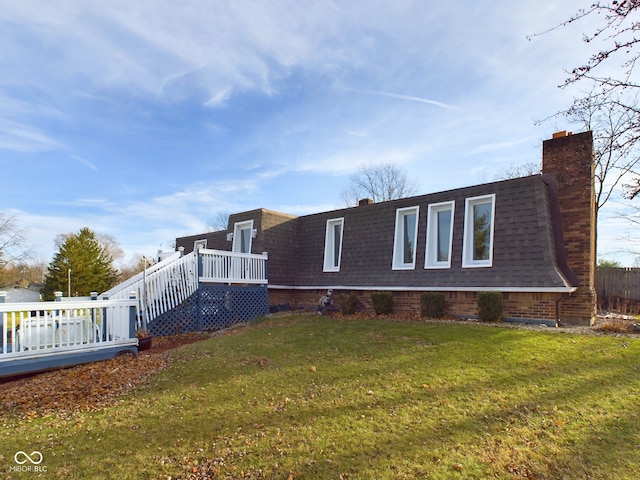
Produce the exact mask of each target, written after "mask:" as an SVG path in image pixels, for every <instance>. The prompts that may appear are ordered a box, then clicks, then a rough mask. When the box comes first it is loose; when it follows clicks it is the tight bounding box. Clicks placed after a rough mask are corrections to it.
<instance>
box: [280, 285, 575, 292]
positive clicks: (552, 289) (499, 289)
mask: <svg viewBox="0 0 640 480" xmlns="http://www.w3.org/2000/svg"><path fill="white" fill-rule="evenodd" d="M268 287H269V288H272V289H274V290H327V289H329V288H332V289H334V290H365V291H367V290H371V291H391V292H502V293H573V292H575V291H576V290H577V289H578V287H480V286H478V287H398V286H393V287H389V286H376V287H372V286H358V285H314V286H304V287H301V286H291V285H273V284H269V285H268Z"/></svg>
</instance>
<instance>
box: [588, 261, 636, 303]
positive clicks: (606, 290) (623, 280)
mask: <svg viewBox="0 0 640 480" xmlns="http://www.w3.org/2000/svg"><path fill="white" fill-rule="evenodd" d="M595 280H596V282H595V283H596V293H597V295H598V307H599V308H600V309H601V310H608V311H615V312H618V313H624V314H627V313H634V314H636V313H640V268H616V267H598V268H597V269H596V279H595Z"/></svg>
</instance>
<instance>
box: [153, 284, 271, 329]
mask: <svg viewBox="0 0 640 480" xmlns="http://www.w3.org/2000/svg"><path fill="white" fill-rule="evenodd" d="M268 313H269V296H268V293H267V287H266V286H256V287H239V286H238V287H236V286H229V285H200V287H199V288H198V290H197V291H196V292H195V293H194V294H193V295H191V297H189V298H187V299H186V300H185V301H184V302H182V303H181V304H180V305H178V306H177V307H176V308H174V309H173V310H171V311H169V312H166V313H164V314H162V315H160V316H159V317H157V318H155V319H154V320H152V321H151V322H149V325H148V329H149V332H150V333H151V335H153V336H165V335H176V334H179V333H187V332H199V331H203V330H219V329H221V328H226V327H230V326H231V325H235V324H236V323H241V322H246V321H248V320H252V319H254V318H257V317H261V316H265V315H267V314H268Z"/></svg>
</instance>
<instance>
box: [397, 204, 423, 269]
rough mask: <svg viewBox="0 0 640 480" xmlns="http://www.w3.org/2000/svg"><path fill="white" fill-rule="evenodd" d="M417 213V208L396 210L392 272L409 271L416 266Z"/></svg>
mask: <svg viewBox="0 0 640 480" xmlns="http://www.w3.org/2000/svg"><path fill="white" fill-rule="evenodd" d="M418 211H419V209H418V207H408V208H399V209H398V210H396V231H395V236H394V240H393V266H392V268H393V270H410V269H413V268H415V266H416V240H417V239H418Z"/></svg>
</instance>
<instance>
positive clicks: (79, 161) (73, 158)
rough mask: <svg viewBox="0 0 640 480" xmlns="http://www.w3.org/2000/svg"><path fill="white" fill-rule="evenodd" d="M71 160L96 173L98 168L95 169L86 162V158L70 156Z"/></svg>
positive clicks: (91, 164)
mask: <svg viewBox="0 0 640 480" xmlns="http://www.w3.org/2000/svg"><path fill="white" fill-rule="evenodd" d="M71 159H72V160H75V161H76V162H78V163H79V164H80V165H82V166H84V167H87V168H88V169H90V170H93V171H94V172H97V171H98V167H96V166H95V165H94V164H93V163H91V162H90V161H89V160H87V159H86V158H82V157H79V156H78V155H71Z"/></svg>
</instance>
